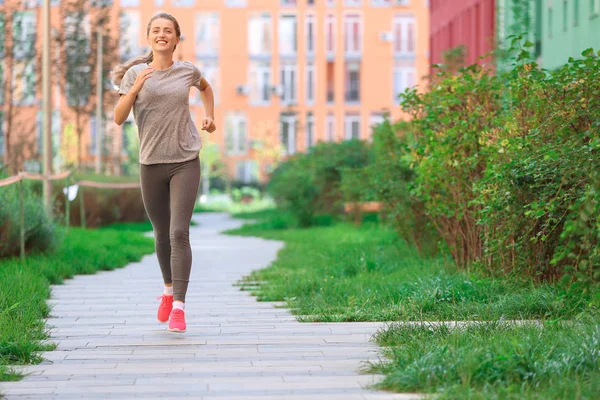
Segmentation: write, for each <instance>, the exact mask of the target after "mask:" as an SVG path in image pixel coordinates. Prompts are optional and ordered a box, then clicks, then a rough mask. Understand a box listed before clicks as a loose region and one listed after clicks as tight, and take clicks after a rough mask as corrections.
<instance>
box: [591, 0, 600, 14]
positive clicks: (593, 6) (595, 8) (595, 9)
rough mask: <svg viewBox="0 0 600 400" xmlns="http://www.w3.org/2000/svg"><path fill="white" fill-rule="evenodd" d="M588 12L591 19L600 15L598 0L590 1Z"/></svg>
mask: <svg viewBox="0 0 600 400" xmlns="http://www.w3.org/2000/svg"><path fill="white" fill-rule="evenodd" d="M590 12H591V14H592V16H593V17H594V16H597V15H598V14H600V0H590Z"/></svg>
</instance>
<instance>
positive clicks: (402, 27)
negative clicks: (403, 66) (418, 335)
mask: <svg viewBox="0 0 600 400" xmlns="http://www.w3.org/2000/svg"><path fill="white" fill-rule="evenodd" d="M411 27H412V39H413V43H412V49H409V46H408V45H409V40H408V37H409V31H410V30H411ZM398 30H399V31H400V43H398V40H397V37H398V36H397V32H398ZM392 36H393V39H392V49H393V51H394V56H395V57H409V58H414V57H415V53H416V48H417V19H416V18H415V17H414V16H413V15H406V14H404V15H403V14H399V15H395V16H394V19H393V20H392Z"/></svg>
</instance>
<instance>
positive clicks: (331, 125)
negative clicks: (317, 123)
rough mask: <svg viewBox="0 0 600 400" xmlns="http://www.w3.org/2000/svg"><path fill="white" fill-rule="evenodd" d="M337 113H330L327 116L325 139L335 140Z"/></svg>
mask: <svg viewBox="0 0 600 400" xmlns="http://www.w3.org/2000/svg"><path fill="white" fill-rule="evenodd" d="M335 136H336V135H335V115H333V114H331V113H329V114H327V116H326V117H325V140H326V141H328V142H335V140H336V137H335Z"/></svg>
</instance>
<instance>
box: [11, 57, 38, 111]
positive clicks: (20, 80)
mask: <svg viewBox="0 0 600 400" xmlns="http://www.w3.org/2000/svg"><path fill="white" fill-rule="evenodd" d="M12 77H13V79H12V83H13V84H12V92H13V104H14V105H19V106H32V105H34V104H35V80H36V78H35V59H33V60H28V61H25V60H20V61H15V62H14V64H13V76H12Z"/></svg>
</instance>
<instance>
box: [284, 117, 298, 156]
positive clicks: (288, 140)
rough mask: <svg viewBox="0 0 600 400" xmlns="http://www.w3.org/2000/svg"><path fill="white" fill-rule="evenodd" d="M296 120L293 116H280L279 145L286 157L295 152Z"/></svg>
mask: <svg viewBox="0 0 600 400" xmlns="http://www.w3.org/2000/svg"><path fill="white" fill-rule="evenodd" d="M296 120H297V117H296V115H295V114H282V115H281V124H280V126H281V128H280V129H281V135H280V138H281V145H282V146H283V149H284V151H285V153H286V154H288V155H290V154H294V153H295V152H296V124H297V122H296Z"/></svg>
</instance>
